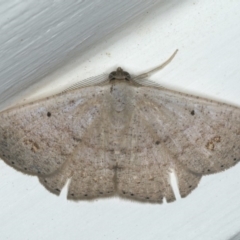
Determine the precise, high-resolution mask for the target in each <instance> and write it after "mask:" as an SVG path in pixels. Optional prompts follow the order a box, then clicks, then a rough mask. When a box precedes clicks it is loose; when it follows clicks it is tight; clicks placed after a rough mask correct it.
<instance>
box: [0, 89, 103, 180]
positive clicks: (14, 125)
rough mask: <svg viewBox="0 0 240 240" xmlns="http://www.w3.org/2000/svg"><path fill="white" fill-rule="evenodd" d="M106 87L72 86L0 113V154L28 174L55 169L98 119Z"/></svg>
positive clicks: (69, 154) (37, 173)
mask: <svg viewBox="0 0 240 240" xmlns="http://www.w3.org/2000/svg"><path fill="white" fill-rule="evenodd" d="M107 89H108V87H107V86H102V87H97V86H94V87H88V88H81V89H76V90H74V91H70V92H66V93H64V94H60V95H56V96H53V97H50V98H47V99H44V100H41V101H37V102H34V103H32V104H27V105H25V106H20V107H16V108H12V109H9V110H6V111H4V112H2V113H1V114H0V157H1V158H2V159H3V160H4V161H5V162H6V163H8V164H9V165H11V166H13V167H14V168H16V169H18V170H21V171H23V172H26V173H29V174H36V175H39V176H41V175H49V174H52V173H54V172H56V171H57V170H58V169H60V168H61V167H62V165H63V164H64V163H66V162H67V161H68V160H69V158H70V157H71V156H72V154H73V152H74V149H75V148H76V146H78V145H79V143H80V142H81V140H82V137H83V136H84V134H85V133H86V131H87V129H88V128H90V127H91V125H92V124H93V123H94V122H96V121H98V119H99V117H100V113H101V107H102V103H103V101H104V92H105V91H107Z"/></svg>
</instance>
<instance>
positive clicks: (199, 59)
mask: <svg viewBox="0 0 240 240" xmlns="http://www.w3.org/2000/svg"><path fill="white" fill-rule="evenodd" d="M239 11H240V2H239V1H219V0H212V1H207V0H202V1H192V0H185V1H181V2H179V1H178V3H176V2H175V1H168V4H162V5H161V4H159V5H158V7H157V8H155V9H153V10H151V11H148V12H147V13H144V14H142V15H141V16H140V17H138V18H136V19H135V20H134V21H133V22H131V23H129V24H126V25H124V26H123V27H121V28H120V30H119V31H118V32H115V33H114V34H112V35H111V36H108V37H106V38H105V39H104V41H102V42H99V43H98V44H95V45H94V47H92V48H91V49H89V51H85V52H83V54H81V55H80V56H79V57H78V58H74V60H71V61H70V59H71V57H70V58H69V61H68V63H67V62H66V65H65V66H64V67H62V68H59V70H58V71H56V72H55V73H54V74H52V75H48V76H47V77H46V78H45V79H44V80H43V82H44V84H46V83H47V82H49V83H50V82H51V84H49V85H48V86H47V87H48V89H47V88H46V89H44V90H42V91H41V92H42V93H44V94H45V92H46V91H48V90H49V93H48V94H50V93H51V92H54V91H55V89H56V88H58V89H61V88H64V87H65V85H69V84H70V83H73V82H77V81H79V80H81V79H83V78H86V77H90V76H92V75H97V74H100V73H102V72H108V71H111V70H112V69H114V68H116V67H117V66H122V67H123V68H125V69H126V70H128V71H129V72H132V73H134V74H137V73H141V72H142V71H145V70H148V69H150V68H152V67H153V66H156V65H158V64H159V63H161V62H162V61H164V60H165V59H167V58H168V57H169V56H170V55H171V53H172V52H173V51H174V50H175V49H176V48H178V49H179V53H178V55H177V56H176V58H175V59H174V61H173V62H172V63H171V64H170V65H169V66H167V67H166V68H165V69H164V70H162V71H161V72H159V73H157V74H155V75H154V76H152V77H151V79H152V80H156V81H158V82H160V83H161V84H162V85H163V86H166V87H170V88H173V89H175V90H181V91H185V92H189V93H195V94H197V95H200V96H208V97H211V98H214V99H218V100H222V101H225V102H230V103H233V104H236V105H238V106H240V80H239V79H240V71H239V62H240V44H239V42H240V25H239V20H240V15H239ZM109 24H111V23H109ZM61 40H62V41H64V39H60V42H59V44H60V43H61ZM75 40H76V41H77V39H75ZM56 51H58V50H56ZM59 51H60V55H61V54H63V53H62V51H63V50H62V49H59ZM49 55H51V54H49ZM60 55H59V56H60ZM49 57H50V56H49ZM61 65H63V62H61ZM55 66H57V65H55ZM29 67H31V66H29ZM13 69H14V68H12V70H13ZM26 71H27V70H26ZM47 72H50V70H48V71H47ZM29 75H31V71H30V73H29ZM2 86H3V85H2ZM2 86H0V88H1V87H2ZM35 89H36V88H35ZM35 96H36V95H35ZM24 97H27V96H24ZM238 144H239V143H238ZM239 176H240V165H237V166H236V167H234V168H232V169H230V170H228V171H225V172H223V173H219V174H215V175H211V176H207V177H203V179H202V180H201V182H200V185H199V187H198V188H197V189H196V190H194V192H193V193H191V194H190V195H189V196H188V197H187V198H185V199H178V200H177V201H176V202H174V203H171V204H163V205H157V204H142V203H138V202H135V201H133V202H131V201H125V200H121V199H118V198H109V199H105V200H97V201H92V202H77V203H76V202H70V201H67V200H66V188H65V189H64V191H63V192H62V194H61V196H60V197H56V196H54V195H52V194H50V193H49V192H47V190H45V189H44V188H43V187H42V186H40V184H39V183H38V181H37V179H36V178H34V177H29V176H26V175H23V174H21V173H19V172H17V171H15V170H14V169H12V168H10V167H8V166H7V165H6V164H4V163H3V162H0V178H1V189H0V195H1V197H0V199H1V200H0V201H1V210H0V226H1V231H0V237H1V239H74V240H75V239H91V240H92V239H98V240H99V239H104V240H107V239H111V240H113V239H114V240H115V239H120V240H121V239H124V240H133V239H151V240H155V239H163V240H165V239H167V240H168V239H169V240H170V239H171V240H172V239H184V240H188V239H189V240H191V239H194V240H198V239H199V240H200V239H201V240H202V239H204V240H208V239H209V240H210V239H217V240H221V239H222V240H225V239H230V238H231V237H233V236H234V235H235V234H237V233H238V232H239V230H240V187H239V184H240V177H239Z"/></svg>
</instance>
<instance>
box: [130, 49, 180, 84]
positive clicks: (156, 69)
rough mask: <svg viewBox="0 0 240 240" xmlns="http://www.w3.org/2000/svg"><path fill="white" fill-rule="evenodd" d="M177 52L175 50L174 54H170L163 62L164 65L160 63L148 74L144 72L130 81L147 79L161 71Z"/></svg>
mask: <svg viewBox="0 0 240 240" xmlns="http://www.w3.org/2000/svg"><path fill="white" fill-rule="evenodd" d="M177 52H178V49H177V50H175V52H174V53H173V54H172V56H171V57H170V58H169V59H168V60H167V61H165V62H164V63H162V64H161V65H160V66H158V67H155V68H154V69H152V70H150V71H148V72H146V73H142V74H140V75H138V76H136V77H134V78H132V80H134V81H135V80H139V79H143V78H147V77H149V76H150V75H152V74H153V73H155V72H157V71H159V70H161V69H163V68H164V67H165V66H167V65H168V64H169V63H170V62H171V61H172V60H173V58H174V57H175V55H176V54H177Z"/></svg>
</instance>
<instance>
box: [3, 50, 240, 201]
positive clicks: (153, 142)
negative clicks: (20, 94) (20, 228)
mask: <svg viewBox="0 0 240 240" xmlns="http://www.w3.org/2000/svg"><path fill="white" fill-rule="evenodd" d="M176 53H177V51H176V52H175V53H174V54H173V55H172V56H171V57H170V58H169V59H168V60H167V61H166V62H164V63H163V64H162V65H160V66H159V67H157V68H155V69H153V70H152V71H150V72H148V73H145V74H142V75H140V76H137V77H131V76H130V74H129V73H128V72H125V71H124V70H123V69H121V68H117V70H116V71H114V72H112V73H110V74H109V78H108V79H107V80H106V81H103V82H101V83H99V82H98V83H95V84H94V83H93V84H90V85H89V86H85V87H78V88H73V89H72V90H68V91H65V92H63V93H60V94H57V95H54V96H51V97H48V98H44V99H42V100H38V101H35V102H32V103H29V104H26V105H23V106H16V107H13V108H10V109H8V110H5V111H3V112H2V113H0V157H1V158H2V159H3V160H4V161H5V162H6V163H7V164H8V165H10V166H12V167H14V168H15V169H17V170H19V171H21V172H23V173H26V174H30V175H34V176H37V177H38V178H39V181H40V183H41V184H42V185H43V186H44V187H45V188H47V189H48V190H49V191H51V192H52V193H55V194H57V195H58V194H60V192H61V189H62V188H63V187H64V185H65V183H66V182H67V180H68V179H70V183H69V186H68V196H67V197H68V199H73V200H81V199H93V198H98V197H107V196H113V195H119V196H121V197H124V198H130V199H136V200H139V201H148V202H158V203H161V202H162V201H163V199H164V198H165V199H166V201H167V202H171V201H174V200H175V195H174V192H173V189H172V187H171V183H170V176H169V174H170V172H171V171H173V172H174V173H175V175H176V177H177V181H178V187H179V192H180V195H181V196H182V197H185V196H187V195H188V194H189V193H190V192H191V191H192V190H193V189H195V188H196V187H197V186H198V183H199V181H200V179H201V177H202V176H203V175H208V174H212V173H217V172H221V171H223V170H225V169H228V168H230V167H232V166H234V165H235V164H236V163H238V162H239V159H240V109H239V108H237V107H234V106H230V105H227V104H224V103H219V102H216V101H212V100H208V99H204V98H200V97H196V96H192V95H188V94H184V93H180V92H176V91H172V90H168V89H165V88H162V87H159V86H156V85H155V84H153V83H151V82H150V81H148V80H146V78H147V77H148V75H149V74H151V73H153V72H154V71H156V70H160V69H161V68H163V67H165V66H166V65H167V64H168V63H169V62H170V61H171V60H172V59H173V57H174V56H175V54H176Z"/></svg>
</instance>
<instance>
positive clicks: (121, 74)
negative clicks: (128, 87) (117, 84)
mask: <svg viewBox="0 0 240 240" xmlns="http://www.w3.org/2000/svg"><path fill="white" fill-rule="evenodd" d="M108 79H109V81H113V80H124V81H130V79H131V76H130V74H129V73H128V72H125V71H123V70H122V68H120V67H118V68H117V70H116V71H113V72H111V73H110V74H109V77H108Z"/></svg>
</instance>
